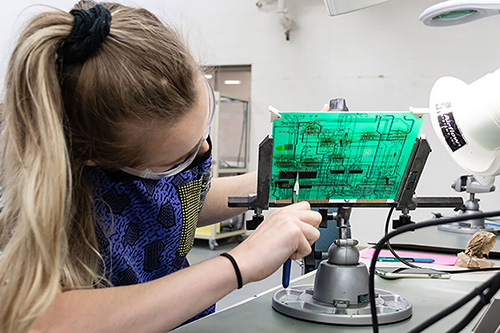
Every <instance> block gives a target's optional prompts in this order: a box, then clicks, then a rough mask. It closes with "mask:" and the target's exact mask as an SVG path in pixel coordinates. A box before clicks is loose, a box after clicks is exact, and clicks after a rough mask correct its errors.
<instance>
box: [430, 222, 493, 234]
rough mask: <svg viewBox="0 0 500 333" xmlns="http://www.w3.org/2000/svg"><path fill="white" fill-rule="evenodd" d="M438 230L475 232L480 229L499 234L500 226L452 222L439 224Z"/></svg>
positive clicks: (459, 232)
mask: <svg viewBox="0 0 500 333" xmlns="http://www.w3.org/2000/svg"><path fill="white" fill-rule="evenodd" d="M438 230H441V231H447V232H455V233H458V234H475V233H476V232H478V231H489V232H492V233H494V234H499V233H500V228H499V227H495V226H491V225H485V226H484V227H476V226H471V225H470V224H467V223H465V224H464V223H450V224H443V225H440V226H438Z"/></svg>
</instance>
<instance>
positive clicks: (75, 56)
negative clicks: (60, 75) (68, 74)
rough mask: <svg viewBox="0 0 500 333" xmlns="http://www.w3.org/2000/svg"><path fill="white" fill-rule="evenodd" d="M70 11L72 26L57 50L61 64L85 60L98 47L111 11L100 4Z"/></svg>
mask: <svg viewBox="0 0 500 333" xmlns="http://www.w3.org/2000/svg"><path fill="white" fill-rule="evenodd" d="M70 13H71V14H72V15H73V16H74V19H73V28H72V29H71V32H70V34H69V36H68V37H67V38H66V41H64V43H63V45H62V46H61V48H60V50H59V52H58V54H59V57H61V58H62V59H61V60H62V63H63V65H69V64H74V63H79V62H83V61H85V59H87V58H88V57H89V56H90V55H91V54H92V53H94V52H95V51H96V50H97V49H99V47H100V46H101V44H102V42H103V40H104V38H106V36H107V35H108V34H109V30H110V26H111V13H110V11H109V10H108V9H106V8H104V7H103V6H102V5H95V6H94V7H92V8H90V9H88V10H85V9H73V10H71V11H70Z"/></svg>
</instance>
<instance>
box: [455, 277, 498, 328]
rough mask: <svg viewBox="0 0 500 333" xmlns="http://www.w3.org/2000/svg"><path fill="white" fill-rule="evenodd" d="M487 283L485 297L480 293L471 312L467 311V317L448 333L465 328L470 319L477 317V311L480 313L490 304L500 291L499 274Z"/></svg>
mask: <svg viewBox="0 0 500 333" xmlns="http://www.w3.org/2000/svg"><path fill="white" fill-rule="evenodd" d="M488 282H490V284H491V286H489V290H488V292H487V293H486V295H485V294H483V293H482V292H481V293H480V294H479V295H480V300H479V302H478V303H477V304H476V305H475V306H474V307H473V308H472V310H470V311H469V313H468V314H467V316H465V317H464V318H463V319H462V320H461V321H460V322H459V323H458V324H456V325H455V326H453V327H452V328H451V330H450V331H449V333H456V332H457V333H458V332H460V331H461V330H462V329H463V328H464V327H465V326H467V324H468V323H470V322H471V321H472V319H474V317H476V316H477V314H478V313H479V311H481V309H482V308H483V307H484V306H485V305H486V304H488V303H489V302H490V299H491V298H492V297H493V296H494V295H495V294H496V292H497V291H498V289H500V274H496V275H495V276H493V277H492V278H490V280H488Z"/></svg>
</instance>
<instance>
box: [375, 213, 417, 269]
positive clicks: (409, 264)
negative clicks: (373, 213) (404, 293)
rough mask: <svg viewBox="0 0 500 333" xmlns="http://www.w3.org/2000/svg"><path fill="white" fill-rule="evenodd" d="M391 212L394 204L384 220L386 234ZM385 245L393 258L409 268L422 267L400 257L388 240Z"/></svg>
mask: <svg viewBox="0 0 500 333" xmlns="http://www.w3.org/2000/svg"><path fill="white" fill-rule="evenodd" d="M393 212H394V206H392V207H391V209H389V214H387V219H386V220H385V228H384V231H385V234H386V235H387V234H388V233H389V223H390V222H391V216H392V213H393ZM385 245H386V246H387V249H388V250H389V251H390V252H391V253H392V255H393V256H394V258H396V259H398V260H399V261H401V262H402V263H403V264H405V265H406V266H408V267H411V268H417V269H422V267H419V266H417V265H414V264H412V263H410V262H409V261H406V260H405V259H403V258H401V257H400V256H399V255H398V254H397V253H396V251H395V250H394V249H393V248H392V246H391V243H390V242H389V240H387V242H386V243H385Z"/></svg>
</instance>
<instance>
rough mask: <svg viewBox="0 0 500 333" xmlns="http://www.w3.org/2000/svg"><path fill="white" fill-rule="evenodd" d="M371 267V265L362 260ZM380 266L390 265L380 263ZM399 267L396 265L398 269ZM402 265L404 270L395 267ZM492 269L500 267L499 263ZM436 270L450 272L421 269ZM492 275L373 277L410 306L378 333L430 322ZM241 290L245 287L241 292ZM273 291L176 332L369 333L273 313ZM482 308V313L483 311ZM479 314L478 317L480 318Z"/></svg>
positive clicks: (300, 281) (307, 279) (445, 322)
mask: <svg viewBox="0 0 500 333" xmlns="http://www.w3.org/2000/svg"><path fill="white" fill-rule="evenodd" d="M362 261H363V262H365V263H366V265H367V266H369V260H362ZM379 264H380V266H391V265H395V264H394V263H387V262H380V263H379ZM396 265H397V264H396ZM399 265H402V264H399ZM496 265H497V266H498V265H500V262H497V263H496ZM420 266H423V267H425V266H427V267H432V268H435V269H447V270H449V269H450V267H449V266H437V265H430V264H428V265H420ZM495 273H496V272H479V273H476V272H475V273H465V274H456V275H452V276H451V279H410V278H404V279H398V280H385V279H382V278H380V277H375V288H377V289H384V290H388V291H391V292H393V293H396V294H400V295H402V296H403V297H405V298H407V299H408V300H409V301H410V302H411V303H412V305H413V315H412V317H410V318H409V319H407V320H405V321H402V322H399V323H394V324H388V325H381V326H380V332H383V333H386V332H387V333H391V332H394V333H401V332H407V331H408V330H410V329H411V328H413V327H416V326H417V325H418V324H420V323H422V322H423V321H425V320H426V319H428V318H429V317H430V316H432V315H434V314H436V313H437V312H439V311H441V310H442V309H444V308H446V307H447V306H449V305H451V304H452V303H454V302H455V301H457V300H459V299H460V298H461V297H463V296H465V295H466V294H468V293H469V292H471V291H472V290H473V289H474V287H476V286H478V285H479V284H481V283H482V282H483V281H485V280H486V279H487V278H488V277H490V276H492V275H493V274H495ZM314 276H315V271H314V272H311V273H309V274H306V275H304V276H301V277H299V278H297V279H295V280H293V281H292V283H291V285H295V286H298V285H304V284H313V282H314ZM243 288H245V287H243ZM280 288H281V286H277V287H276V288H273V289H271V290H268V291H266V292H264V293H262V294H260V295H256V296H255V297H253V298H251V299H249V300H246V301H244V302H242V303H240V304H237V305H235V306H232V307H230V308H227V309H225V310H223V311H220V312H216V313H215V314H213V315H211V316H208V317H206V318H203V319H201V320H198V321H196V322H193V323H191V324H188V325H186V326H183V327H181V328H179V329H177V330H176V331H175V332H179V333H184V332H227V331H236V332H259V333H260V332H301V333H302V332H372V328H371V327H370V326H338V325H327V324H318V323H313V322H306V321H302V320H298V319H295V318H291V317H287V316H284V315H282V314H280V313H278V312H277V311H275V310H274V309H273V308H272V305H271V304H272V297H273V295H274V293H275V292H276V291H278V290H280ZM477 300H478V298H475V299H473V300H472V301H471V302H469V304H467V305H466V306H464V307H462V308H461V309H459V310H458V311H456V312H455V313H453V314H451V315H449V316H448V317H446V318H445V319H442V320H441V321H439V322H438V323H436V324H434V325H433V326H431V327H430V328H429V329H427V330H426V332H445V331H446V330H447V329H449V328H451V327H453V326H454V325H455V324H456V323H458V322H459V321H460V319H462V318H463V316H464V315H465V314H466V313H468V311H469V310H470V309H471V308H472V306H474V304H476V302H477ZM484 310H485V308H483V310H482V311H484ZM481 313H482V312H481ZM479 316H480V315H478V316H477V317H476V318H475V319H474V320H473V321H472V322H471V323H470V324H469V325H468V326H467V327H466V328H465V329H464V332H470V331H471V329H472V328H473V326H474V325H475V323H476V322H477V321H478V319H479Z"/></svg>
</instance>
